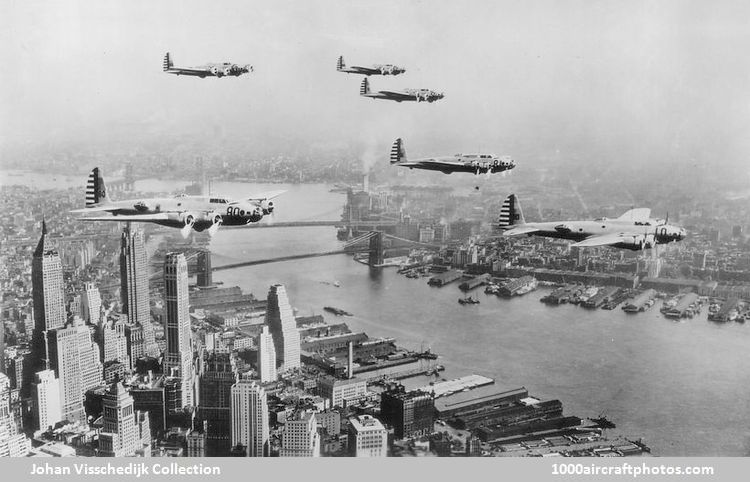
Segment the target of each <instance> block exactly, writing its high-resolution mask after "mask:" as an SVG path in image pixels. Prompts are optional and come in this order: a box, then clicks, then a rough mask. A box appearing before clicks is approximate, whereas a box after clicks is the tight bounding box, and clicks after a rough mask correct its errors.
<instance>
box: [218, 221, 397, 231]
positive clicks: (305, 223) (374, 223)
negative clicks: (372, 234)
mask: <svg viewBox="0 0 750 482" xmlns="http://www.w3.org/2000/svg"><path fill="white" fill-rule="evenodd" d="M396 224H397V223H396V222H395V221H358V222H348V221H291V222H280V223H276V222H270V223H254V224H248V225H245V226H222V227H221V229H260V228H297V227H310V226H351V227H353V228H359V227H362V226H365V227H370V226H372V227H377V226H395V225H396Z"/></svg>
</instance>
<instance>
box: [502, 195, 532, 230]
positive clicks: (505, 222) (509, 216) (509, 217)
mask: <svg viewBox="0 0 750 482" xmlns="http://www.w3.org/2000/svg"><path fill="white" fill-rule="evenodd" d="M525 223H526V221H525V220H524V218H523V211H522V210H521V203H520V202H518V197H516V195H515V194H511V195H510V196H508V197H506V198H505V201H503V205H502V206H501V207H500V217H499V218H498V220H497V225H498V227H499V228H501V229H506V228H510V227H512V226H517V225H519V224H525Z"/></svg>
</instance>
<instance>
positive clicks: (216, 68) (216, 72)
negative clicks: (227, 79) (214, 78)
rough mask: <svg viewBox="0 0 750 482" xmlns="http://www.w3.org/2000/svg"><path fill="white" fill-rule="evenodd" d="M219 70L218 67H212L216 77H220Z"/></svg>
mask: <svg viewBox="0 0 750 482" xmlns="http://www.w3.org/2000/svg"><path fill="white" fill-rule="evenodd" d="M219 72H220V71H219V68H218V67H211V73H212V74H214V75H219Z"/></svg>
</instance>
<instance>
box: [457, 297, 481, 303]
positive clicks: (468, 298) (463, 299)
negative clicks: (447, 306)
mask: <svg viewBox="0 0 750 482" xmlns="http://www.w3.org/2000/svg"><path fill="white" fill-rule="evenodd" d="M458 302H459V303H461V304H462V305H476V304H479V300H478V299H474V298H472V297H471V296H469V297H467V298H459V299H458Z"/></svg>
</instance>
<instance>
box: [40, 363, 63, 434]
mask: <svg viewBox="0 0 750 482" xmlns="http://www.w3.org/2000/svg"><path fill="white" fill-rule="evenodd" d="M33 394H34V409H35V410H36V413H35V417H34V418H35V421H36V424H35V428H38V429H39V430H46V429H48V428H49V427H53V426H54V425H55V424H56V423H57V422H60V421H62V412H61V410H60V381H59V380H58V379H57V378H55V372H54V371H53V370H42V371H40V372H37V373H36V383H34V386H33Z"/></svg>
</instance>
